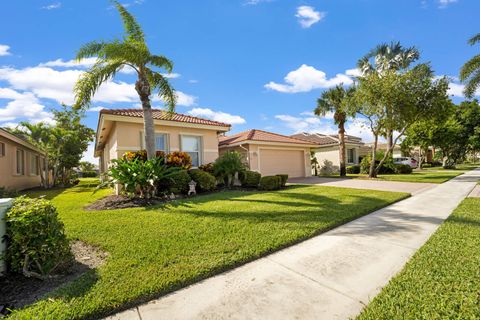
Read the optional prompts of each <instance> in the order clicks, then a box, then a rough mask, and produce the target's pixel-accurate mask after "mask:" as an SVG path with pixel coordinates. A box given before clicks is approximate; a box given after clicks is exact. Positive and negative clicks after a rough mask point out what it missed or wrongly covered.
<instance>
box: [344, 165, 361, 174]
mask: <svg viewBox="0 0 480 320" xmlns="http://www.w3.org/2000/svg"><path fill="white" fill-rule="evenodd" d="M345 169H346V170H347V173H350V174H357V173H360V166H359V165H354V166H348V167H346V168H345Z"/></svg>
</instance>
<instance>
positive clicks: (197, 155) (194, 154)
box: [180, 135, 202, 167]
mask: <svg viewBox="0 0 480 320" xmlns="http://www.w3.org/2000/svg"><path fill="white" fill-rule="evenodd" d="M180 138H181V147H182V151H183V152H186V153H188V154H189V155H190V157H191V158H192V167H198V166H199V165H200V164H201V163H202V159H201V156H202V153H201V149H202V140H201V137H198V136H183V135H182V136H181V137H180Z"/></svg>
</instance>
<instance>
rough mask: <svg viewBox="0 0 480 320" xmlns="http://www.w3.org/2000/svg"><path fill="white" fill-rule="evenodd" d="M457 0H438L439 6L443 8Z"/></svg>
mask: <svg viewBox="0 0 480 320" xmlns="http://www.w3.org/2000/svg"><path fill="white" fill-rule="evenodd" d="M455 2H457V0H438V7H439V8H441V9H443V8H446V7H448V5H450V4H452V3H455Z"/></svg>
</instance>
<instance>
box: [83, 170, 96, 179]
mask: <svg viewBox="0 0 480 320" xmlns="http://www.w3.org/2000/svg"><path fill="white" fill-rule="evenodd" d="M96 176H97V173H96V172H95V171H83V172H82V178H95V177H96Z"/></svg>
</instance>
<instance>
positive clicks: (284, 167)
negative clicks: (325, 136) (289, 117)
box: [218, 129, 317, 178]
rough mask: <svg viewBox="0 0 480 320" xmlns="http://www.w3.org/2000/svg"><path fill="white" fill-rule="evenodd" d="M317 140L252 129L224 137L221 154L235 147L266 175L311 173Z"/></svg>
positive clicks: (253, 166)
mask: <svg viewBox="0 0 480 320" xmlns="http://www.w3.org/2000/svg"><path fill="white" fill-rule="evenodd" d="M315 147H317V145H316V143H313V142H310V141H306V140H303V139H298V138H294V137H289V136H284V135H281V134H277V133H272V132H267V131H263V130H256V129H252V130H248V131H244V132H240V133H237V134H234V135H230V136H223V137H220V141H219V145H218V148H219V151H220V154H222V153H224V152H227V151H230V150H235V151H238V152H240V153H241V154H243V155H244V156H245V160H246V162H247V164H248V167H249V168H250V170H253V171H257V172H260V173H261V174H262V175H263V176H267V175H275V174H288V176H289V177H292V178H293V177H308V176H311V174H312V172H311V171H312V170H311V164H310V148H315Z"/></svg>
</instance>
